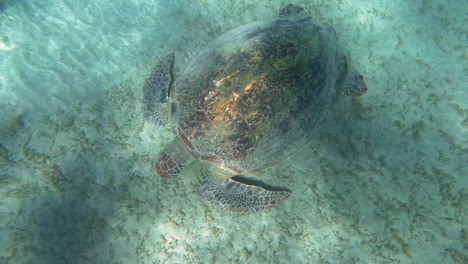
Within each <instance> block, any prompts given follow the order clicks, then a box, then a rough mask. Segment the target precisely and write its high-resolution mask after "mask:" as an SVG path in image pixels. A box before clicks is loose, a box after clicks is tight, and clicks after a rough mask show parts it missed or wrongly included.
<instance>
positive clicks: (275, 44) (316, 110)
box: [143, 4, 367, 212]
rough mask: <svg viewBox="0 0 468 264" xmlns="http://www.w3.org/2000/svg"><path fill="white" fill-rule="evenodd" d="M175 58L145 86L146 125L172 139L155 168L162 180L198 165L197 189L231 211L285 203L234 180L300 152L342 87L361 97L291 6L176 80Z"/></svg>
mask: <svg viewBox="0 0 468 264" xmlns="http://www.w3.org/2000/svg"><path fill="white" fill-rule="evenodd" d="M173 60H174V55H173V54H172V53H171V54H169V55H167V56H165V57H164V58H163V59H162V60H161V61H160V62H159V64H158V65H157V66H156V67H155V69H154V70H153V72H152V74H151V76H150V77H149V78H148V79H147V80H146V83H145V86H144V98H143V108H144V109H143V110H144V115H145V118H146V120H147V121H148V122H150V123H152V124H155V125H158V126H161V125H171V126H172V129H173V131H174V133H175V134H176V135H177V137H176V140H175V141H174V142H172V143H171V144H170V145H169V146H168V147H167V148H166V149H165V150H164V151H163V152H162V153H161V154H160V155H159V157H158V159H157V161H156V164H155V167H156V171H157V173H158V174H159V175H160V176H161V177H162V178H164V179H167V178H170V177H172V176H174V175H176V174H178V173H179V172H180V171H181V170H182V169H183V168H184V167H186V166H187V165H188V164H189V163H191V162H192V161H193V160H198V161H199V162H198V164H199V165H198V169H195V171H196V173H199V174H201V175H202V176H203V183H202V186H201V192H202V193H203V195H204V196H205V197H206V198H207V199H208V201H209V202H210V203H211V204H212V205H214V206H215V207H217V208H219V209H222V210H228V211H236V212H257V211H260V210H263V209H265V208H270V207H274V206H276V205H278V204H280V203H282V202H283V201H284V200H286V199H288V198H289V196H290V194H291V193H290V192H289V191H287V190H278V189H276V190H272V189H273V188H269V187H265V185H264V184H258V182H256V183H255V184H252V181H249V180H247V181H246V180H245V178H244V180H242V177H235V176H239V175H241V176H243V175H249V176H251V175H254V174H255V173H256V172H259V171H261V170H264V169H265V168H268V167H270V166H272V165H275V164H277V163H279V162H281V161H283V160H285V159H287V158H289V157H291V156H292V155H294V154H295V153H297V152H298V151H299V150H301V148H302V147H304V145H306V144H307V143H308V142H309V141H310V140H311V139H312V138H313V136H314V135H315V132H316V131H317V129H318V128H319V126H320V124H321V123H322V122H323V120H324V118H325V116H326V114H327V112H328V111H329V109H330V107H331V104H332V102H333V101H334V99H335V95H336V94H337V91H338V90H339V89H341V91H342V92H343V93H344V94H346V95H350V96H356V95H362V94H364V93H365V92H366V91H367V87H366V84H365V82H364V78H363V77H362V76H361V74H359V73H358V72H357V71H356V70H354V69H352V68H351V67H350V65H349V62H348V60H347V58H346V56H345V55H343V53H342V52H340V50H339V49H338V47H337V38H336V34H335V31H334V29H333V28H332V27H330V26H329V25H326V24H322V23H320V22H318V21H316V20H314V19H313V18H311V17H310V16H308V14H307V13H306V12H305V11H304V10H303V8H302V7H299V6H296V5H292V4H289V5H286V6H284V7H283V8H281V10H280V15H279V18H277V19H275V20H273V21H257V22H253V23H250V24H247V25H244V26H240V27H238V28H235V29H233V30H230V31H228V32H226V33H224V34H222V35H221V36H219V37H218V38H216V39H215V40H214V41H213V42H211V43H210V44H209V45H208V46H206V47H205V48H204V49H203V50H202V51H201V52H200V53H199V54H198V55H197V56H195V58H193V59H192V60H191V62H190V63H189V65H188V66H187V67H186V69H185V70H184V71H183V73H182V74H181V75H180V76H179V77H178V78H177V80H175V81H173V77H172V65H173ZM247 182H250V183H247Z"/></svg>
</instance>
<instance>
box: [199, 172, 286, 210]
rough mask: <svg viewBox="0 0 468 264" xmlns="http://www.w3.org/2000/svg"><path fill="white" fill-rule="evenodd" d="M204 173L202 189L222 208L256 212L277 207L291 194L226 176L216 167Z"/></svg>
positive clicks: (210, 200) (206, 196)
mask: <svg viewBox="0 0 468 264" xmlns="http://www.w3.org/2000/svg"><path fill="white" fill-rule="evenodd" d="M202 173H203V174H204V175H203V177H204V178H203V185H202V187H201V191H202V193H203V195H204V196H205V198H206V199H207V200H208V201H209V202H210V203H211V204H212V205H213V206H214V207H216V208H218V209H220V210H225V211H232V212H240V213H255V212H258V211H262V210H264V209H267V208H272V207H275V206H277V205H279V204H281V203H283V202H284V201H286V200H287V199H288V198H289V197H290V195H291V193H290V192H288V191H270V190H266V189H264V188H262V187H260V186H255V185H249V184H245V183H241V182H238V181H235V180H233V179H232V178H225V177H223V176H222V175H220V174H219V173H218V172H217V171H215V170H214V169H204V170H202Z"/></svg>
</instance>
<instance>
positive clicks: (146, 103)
mask: <svg viewBox="0 0 468 264" xmlns="http://www.w3.org/2000/svg"><path fill="white" fill-rule="evenodd" d="M173 61H174V54H173V53H170V54H168V55H166V56H165V57H164V58H163V59H162V60H161V61H160V62H159V64H158V65H157V66H156V67H155V68H154V70H153V72H152V73H151V76H150V77H149V78H148V79H147V80H146V82H145V86H144V90H143V93H144V96H143V113H144V115H145V118H146V120H147V121H148V122H150V123H152V124H155V125H158V126H163V125H166V124H167V123H168V122H169V110H168V102H167V101H168V96H169V88H170V85H171V82H172V76H171V69H172V64H173Z"/></svg>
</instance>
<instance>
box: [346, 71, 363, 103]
mask: <svg viewBox="0 0 468 264" xmlns="http://www.w3.org/2000/svg"><path fill="white" fill-rule="evenodd" d="M366 92H367V85H366V82H365V81H364V77H363V76H362V75H361V74H360V73H359V72H358V71H356V70H353V69H351V70H350V72H349V73H348V74H347V75H346V77H345V79H344V83H343V93H344V94H345V95H347V96H361V95H363V94H365V93H366Z"/></svg>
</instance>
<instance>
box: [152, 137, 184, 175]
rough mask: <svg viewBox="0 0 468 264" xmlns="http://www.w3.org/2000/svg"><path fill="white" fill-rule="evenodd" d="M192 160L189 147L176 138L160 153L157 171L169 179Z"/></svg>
mask: <svg viewBox="0 0 468 264" xmlns="http://www.w3.org/2000/svg"><path fill="white" fill-rule="evenodd" d="M191 161H192V156H191V155H190V153H189V151H188V149H187V147H186V146H185V145H184V143H183V142H182V141H181V140H180V139H179V138H176V139H175V140H174V141H173V142H172V143H171V144H169V145H168V146H167V147H166V149H165V150H164V151H163V152H162V153H161V154H160V155H159V157H158V161H157V163H156V171H157V173H158V174H159V176H161V177H162V178H164V179H169V178H172V177H173V176H175V175H176V174H178V173H179V172H181V171H182V170H183V169H184V168H185V167H186V166H187V165H188V164H189V163H190V162H191Z"/></svg>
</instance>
